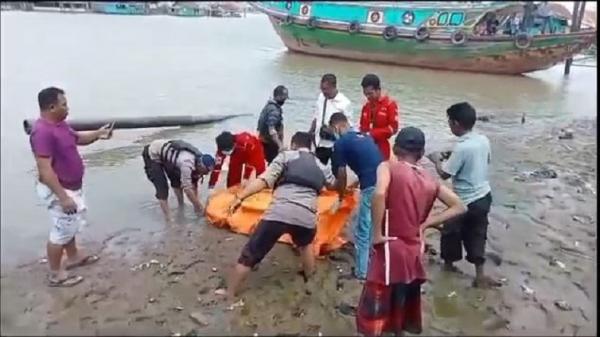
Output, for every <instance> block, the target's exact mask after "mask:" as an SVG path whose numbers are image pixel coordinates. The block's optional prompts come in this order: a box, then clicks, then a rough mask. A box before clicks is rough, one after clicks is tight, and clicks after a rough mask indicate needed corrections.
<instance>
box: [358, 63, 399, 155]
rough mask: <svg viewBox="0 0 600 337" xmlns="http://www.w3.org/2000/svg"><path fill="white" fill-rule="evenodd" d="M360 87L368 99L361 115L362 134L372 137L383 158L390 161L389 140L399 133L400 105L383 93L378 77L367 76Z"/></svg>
mask: <svg viewBox="0 0 600 337" xmlns="http://www.w3.org/2000/svg"><path fill="white" fill-rule="evenodd" d="M360 85H361V86H362V88H363V93H364V94H365V97H367V103H365V105H364V106H363V108H362V112H361V114H360V132H362V133H368V134H369V135H371V137H373V139H375V143H376V144H377V146H378V147H379V150H380V151H381V154H382V155H383V158H384V159H385V160H389V159H390V142H389V139H390V137H392V135H394V134H395V133H396V132H398V105H397V104H396V101H394V99H392V98H391V97H389V96H387V95H384V94H382V93H381V83H380V81H379V77H377V75H374V74H367V75H365V77H363V79H362V82H361V84H360Z"/></svg>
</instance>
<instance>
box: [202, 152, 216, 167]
mask: <svg viewBox="0 0 600 337" xmlns="http://www.w3.org/2000/svg"><path fill="white" fill-rule="evenodd" d="M198 161H199V162H200V163H202V165H203V166H204V167H206V168H207V169H209V170H212V169H213V168H214V167H215V165H216V162H215V158H214V157H213V156H211V155H210V154H201V155H200V156H199V157H198Z"/></svg>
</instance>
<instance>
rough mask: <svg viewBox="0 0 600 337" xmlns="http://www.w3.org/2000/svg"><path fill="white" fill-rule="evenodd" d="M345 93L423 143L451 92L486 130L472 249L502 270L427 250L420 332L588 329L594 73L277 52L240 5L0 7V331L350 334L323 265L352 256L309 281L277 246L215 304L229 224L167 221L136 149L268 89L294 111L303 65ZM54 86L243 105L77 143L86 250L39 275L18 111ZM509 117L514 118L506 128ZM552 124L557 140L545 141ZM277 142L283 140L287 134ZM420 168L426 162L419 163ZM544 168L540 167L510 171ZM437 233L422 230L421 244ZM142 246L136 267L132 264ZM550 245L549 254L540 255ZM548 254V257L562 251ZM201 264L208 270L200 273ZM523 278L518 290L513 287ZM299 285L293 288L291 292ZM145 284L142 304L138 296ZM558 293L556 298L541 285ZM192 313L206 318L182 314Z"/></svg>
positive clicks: (345, 299)
mask: <svg viewBox="0 0 600 337" xmlns="http://www.w3.org/2000/svg"><path fill="white" fill-rule="evenodd" d="M326 72H332V73H335V74H336V75H337V77H338V87H339V89H340V91H342V92H344V93H345V94H346V95H347V96H348V97H349V98H350V100H351V101H352V102H353V104H354V110H355V117H356V116H358V110H359V108H360V106H361V105H362V103H363V100H364V98H363V97H362V94H361V88H360V79H361V78H362V76H363V75H364V74H365V73H368V72H373V73H376V74H379V75H380V77H381V78H382V82H383V86H384V90H385V91H387V92H389V93H390V94H391V95H392V96H393V97H395V98H396V99H397V100H398V102H399V105H400V110H401V123H402V125H413V126H418V127H420V128H422V129H423V130H424V132H425V133H426V136H427V142H428V143H427V148H428V151H429V150H439V149H445V148H448V147H450V146H451V145H452V142H453V136H452V135H451V134H450V131H449V130H448V127H447V124H446V118H445V110H446V108H447V107H448V106H449V105H450V104H453V103H456V102H458V101H469V102H471V103H472V104H473V105H474V106H475V107H476V108H477V110H478V112H479V113H480V114H486V115H490V116H492V117H491V119H490V121H489V122H480V123H479V124H478V126H477V128H478V129H479V131H480V132H483V133H485V134H487V135H488V136H489V137H490V139H491V140H492V151H493V157H494V161H493V166H492V172H491V179H492V181H491V182H492V186H493V193H494V204H493V205H492V213H491V216H490V219H491V225H490V232H489V237H488V239H489V241H488V242H489V244H488V251H489V252H491V253H493V254H495V255H496V256H497V257H498V259H496V260H501V261H497V262H500V263H499V265H497V264H494V263H492V262H490V263H489V266H488V271H489V272H490V274H492V275H493V276H495V277H497V278H503V279H505V283H506V284H505V285H504V286H503V287H501V288H499V289H496V290H487V291H484V290H475V289H473V288H471V287H470V279H471V277H472V276H473V270H472V268H471V266H470V265H468V264H467V263H466V262H463V263H461V264H459V265H458V266H459V268H460V269H461V271H462V273H460V274H449V273H446V272H442V271H441V270H440V264H439V257H438V256H429V257H428V258H427V259H426V260H427V266H428V268H427V269H428V273H429V278H430V281H429V282H428V283H427V285H426V286H425V294H424V298H425V308H424V310H425V325H426V330H425V332H424V334H425V335H449V334H462V335H592V334H595V333H596V328H597V321H596V298H597V287H596V281H597V278H596V272H595V271H596V261H597V257H596V247H597V245H596V242H597V241H596V234H597V230H596V221H597V211H596V172H597V167H596V158H597V153H596V152H597V141H596V116H597V115H596V109H597V98H596V97H597V96H596V78H597V76H596V69H595V68H579V67H575V68H573V69H572V73H571V76H570V78H564V77H563V76H562V67H561V66H557V67H555V68H552V69H549V70H546V71H542V72H537V73H533V74H529V75H527V76H517V77H514V76H511V77H508V76H493V75H478V74H465V73H454V72H443V71H431V70H421V69H414V68H402V67H390V66H384V65H376V64H368V63H360V62H347V61H340V60H331V59H326V58H318V57H311V56H306V55H298V54H291V53H288V52H287V51H286V49H285V47H284V46H283V45H282V43H281V42H280V40H279V38H278V37H277V35H276V34H275V33H274V31H273V29H272V27H271V26H270V23H269V22H268V20H267V18H266V17H265V16H262V15H249V16H248V17H247V18H243V19H217V18H177V17H160V16H157V17H135V16H103V15H92V14H77V15H69V14H51V13H24V12H2V14H1V88H2V92H1V94H2V95H1V127H2V129H1V131H2V133H1V137H0V140H1V150H2V151H1V154H2V158H1V159H2V160H1V165H2V166H1V178H2V181H1V183H2V184H1V192H2V194H1V196H2V198H1V200H2V202H1V204H2V209H1V215H2V219H1V220H2V222H1V254H2V259H1V261H2V278H1V285H2V296H1V298H2V300H1V305H2V306H1V309H2V315H1V328H2V333H3V334H11V335H14V334H20V335H22V334H49V335H55V334H61V335H62V334H85V335H90V334H101V335H106V334H120V335H134V334H136V335H140V334H155V335H165V334H176V333H180V334H181V335H185V334H194V333H197V334H225V335H227V334H229V335H231V334H238V335H239V334H253V333H258V334H259V335H276V334H281V335H299V334H303V335H305V334H308V335H317V334H318V333H319V332H321V333H322V334H323V335H348V334H352V333H354V331H355V330H354V318H353V317H352V314H351V312H350V313H348V311H351V310H347V309H348V308H347V307H352V306H355V305H356V304H357V299H358V295H359V294H360V285H358V284H356V283H354V282H353V281H349V280H342V279H339V271H338V270H339V269H342V270H344V271H345V272H347V271H348V270H349V269H350V267H351V264H350V263H349V262H348V261H352V258H351V257H350V254H349V253H348V252H347V251H345V250H342V251H339V252H336V253H334V254H333V256H330V257H329V258H327V259H324V260H323V261H322V262H321V263H319V266H318V270H319V271H318V273H317V276H316V277H315V279H313V280H312V281H311V282H310V283H308V284H306V285H305V284H303V282H302V281H301V280H300V279H299V277H297V276H296V274H295V271H296V268H298V260H297V258H296V257H295V256H294V254H293V252H292V251H291V250H290V249H289V247H287V246H283V245H279V246H277V247H276V249H274V250H273V252H272V253H271V254H270V255H269V257H268V258H267V259H266V260H265V261H264V262H263V263H262V264H261V266H260V268H259V270H258V271H256V272H255V273H253V275H252V276H251V277H250V279H249V280H248V282H247V287H246V289H245V291H244V292H243V293H242V294H241V297H242V298H243V300H244V303H245V305H244V306H243V307H241V308H237V309H235V310H233V311H227V310H224V308H225V303H224V302H222V301H221V300H220V299H219V298H218V297H216V296H214V295H213V291H214V289H216V287H217V286H219V285H220V284H221V283H222V282H223V277H224V276H225V275H226V273H227V271H228V268H229V267H230V266H231V264H232V263H233V262H234V261H235V259H236V258H237V255H238V254H239V251H240V249H241V246H242V245H243V244H244V242H245V240H246V237H244V236H239V235H234V234H231V233H228V232H226V231H223V230H218V229H215V228H213V227H210V226H207V225H206V224H205V222H204V221H203V220H195V219H194V217H193V215H192V212H191V207H187V209H186V211H185V212H184V213H183V214H181V215H180V216H179V218H178V220H177V222H178V223H177V224H176V225H174V226H166V225H165V224H164V222H163V221H162V218H161V213H160V210H159V208H158V205H157V203H156V202H155V200H154V198H153V189H152V186H151V185H150V184H149V183H148V182H147V181H146V178H145V176H144V173H143V169H142V160H141V157H140V153H141V149H142V146H143V145H144V144H145V143H147V142H149V141H150V140H152V139H156V138H170V137H178V138H183V139H186V140H189V141H190V142H192V143H194V144H196V145H197V146H198V147H199V148H200V149H201V150H203V151H208V152H213V151H214V150H215V145H214V137H215V136H216V135H217V134H218V133H219V132H220V131H221V130H225V129H227V130H231V131H234V132H236V131H242V130H244V131H245V130H253V129H254V127H255V125H256V116H257V115H258V113H259V112H260V109H261V108H262V106H263V104H264V103H265V101H266V100H267V99H268V97H269V95H270V93H271V91H272V89H273V88H274V87H275V86H276V85H278V84H284V85H286V86H287V87H288V88H289V90H290V100H289V101H288V102H287V103H286V105H285V106H284V110H285V113H286V117H285V118H286V129H287V130H286V132H288V133H292V132H293V131H295V130H306V129H308V128H309V126H310V120H311V116H312V109H313V104H314V101H315V99H316V97H317V95H318V90H319V89H318V87H319V79H320V76H321V75H322V74H324V73H326ZM50 85H56V86H60V87H62V88H64V89H65V90H66V91H67V98H68V99H69V104H70V108H71V110H70V111H71V112H70V114H71V117H72V118H80V117H81V118H85V117H93V118H101V117H125V116H156V115H186V114H190V115H202V114H216V113H219V114H228V113H251V114H253V116H249V117H240V118H237V119H232V120H228V121H225V122H223V123H219V124H216V125H209V126H201V127H193V128H183V129H179V128H173V129H162V130H158V129H154V130H135V131H118V132H115V135H114V137H113V139H111V140H109V141H105V142H99V143H97V144H94V145H92V146H90V147H87V148H82V153H83V154H84V158H85V160H86V165H87V171H86V177H85V189H86V194H87V198H88V204H89V207H90V209H89V217H90V222H91V224H90V226H89V227H88V228H86V229H85V231H84V232H83V233H82V234H81V236H80V238H81V240H82V241H83V243H84V245H85V246H86V247H89V248H90V249H92V250H94V251H97V252H100V254H101V257H102V259H101V261H100V262H98V263H97V264H96V265H94V266H93V267H92V266H90V267H89V268H87V269H85V270H82V271H81V272H82V274H83V275H84V276H85V277H86V280H85V281H84V283H83V284H81V285H79V286H77V287H75V288H72V289H48V288H47V287H45V286H44V283H43V280H44V276H45V270H46V268H47V266H46V265H44V264H40V263H38V260H39V259H40V258H41V257H43V256H44V255H45V240H46V238H47V235H48V234H47V233H48V227H49V219H48V217H47V215H46V212H45V210H44V209H43V207H41V206H40V205H39V204H38V201H37V199H36V196H35V193H34V189H33V184H34V181H35V179H36V171H35V167H34V162H33V158H32V156H31V154H30V150H29V143H28V138H27V137H26V135H25V133H24V132H23V130H22V125H21V123H22V120H23V119H24V118H34V117H36V116H37V113H38V112H37V111H38V109H37V102H36V95H37V92H38V91H39V90H40V89H41V88H43V87H45V86H50ZM523 114H525V116H526V123H525V124H521V117H522V115H523ZM562 127H569V128H571V129H573V131H574V139H572V140H559V139H558V137H557V134H558V131H559V129H560V128H562ZM288 139H289V138H288ZM423 164H424V165H425V166H427V167H431V165H430V164H429V163H428V162H427V161H426V160H425V161H424V163H423ZM540 168H550V169H553V170H554V171H556V172H557V174H558V178H556V179H532V178H528V177H525V176H526V174H527V172H530V171H533V170H536V169H540ZM438 239H439V237H438V235H437V234H435V233H432V234H431V235H430V237H429V238H428V240H429V241H430V243H431V244H433V246H434V247H436V248H438V247H437V246H438ZM151 259H156V260H157V261H159V262H160V263H161V264H163V265H164V267H165V268H164V270H163V269H160V267H159V266H153V267H151V268H150V269H147V270H143V271H132V270H131V267H132V266H133V265H137V264H140V263H143V262H148V261H149V260H151ZM555 260H558V261H560V262H561V263H560V264H558V265H557V263H556V262H553V261H555ZM561 266H562V267H564V268H562V267H561ZM213 270H216V271H214V272H213ZM524 288H527V289H532V290H533V291H534V293H533V294H529V295H527V294H525V293H524V290H523V289H524ZM306 291H309V292H310V293H311V294H310V295H308V294H307V292H306ZM150 299H153V300H150ZM561 300H562V301H566V302H567V303H568V304H569V306H570V307H571V308H570V310H561V309H560V308H559V307H558V306H557V305H556V304H555V302H556V301H561ZM192 313H194V314H198V313H200V314H202V315H203V316H204V320H205V323H207V324H206V325H199V324H197V323H196V322H194V321H193V320H192V319H190V317H189V315H190V314H192Z"/></svg>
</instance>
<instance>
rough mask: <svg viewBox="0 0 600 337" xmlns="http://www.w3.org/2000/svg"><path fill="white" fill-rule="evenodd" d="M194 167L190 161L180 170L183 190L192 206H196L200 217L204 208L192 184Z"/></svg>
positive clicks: (195, 208) (195, 209)
mask: <svg viewBox="0 0 600 337" xmlns="http://www.w3.org/2000/svg"><path fill="white" fill-rule="evenodd" d="M194 166H195V164H194V163H193V161H190V162H186V163H185V165H182V167H180V168H179V170H180V172H181V189H182V190H183V193H185V196H186V197H187V198H188V200H189V201H190V202H191V203H192V205H194V211H195V212H196V214H198V215H200V214H202V209H203V208H204V207H203V206H202V203H201V202H200V198H199V196H198V193H197V192H196V188H195V187H194V184H193V182H192V172H193V170H194V169H193V167H194Z"/></svg>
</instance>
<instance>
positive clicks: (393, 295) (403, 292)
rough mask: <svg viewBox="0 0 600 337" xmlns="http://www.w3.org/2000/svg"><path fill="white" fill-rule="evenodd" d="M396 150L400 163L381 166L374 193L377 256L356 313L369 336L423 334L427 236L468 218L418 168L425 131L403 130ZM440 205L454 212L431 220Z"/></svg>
mask: <svg viewBox="0 0 600 337" xmlns="http://www.w3.org/2000/svg"><path fill="white" fill-rule="evenodd" d="M393 150H394V155H395V156H396V158H397V161H393V162H391V161H388V162H383V163H381V164H379V167H378V168H377V184H376V186H375V192H374V193H373V201H372V208H371V214H372V215H371V216H372V219H373V251H372V254H371V260H370V262H369V269H368V270H369V271H368V273H367V282H366V283H365V285H364V287H363V291H362V294H361V297H360V302H359V305H358V309H357V312H356V326H357V330H358V332H360V333H361V334H363V335H366V336H380V335H382V333H384V332H392V333H395V334H396V336H398V335H401V334H402V333H403V331H408V332H410V333H417V334H418V333H421V331H422V318H421V315H422V310H421V284H423V283H424V282H425V280H426V276H425V268H423V264H422V262H421V261H422V250H421V247H422V246H423V241H424V240H425V238H424V237H423V236H424V231H425V230H426V229H427V228H430V227H438V226H439V225H440V224H441V223H443V222H445V221H447V220H449V219H451V218H453V217H456V216H457V215H460V214H461V213H464V212H465V206H464V205H463V204H462V203H461V201H460V198H459V197H458V196H457V195H456V194H455V193H454V192H452V190H450V189H449V188H447V187H445V186H444V185H441V184H440V183H439V182H438V181H437V180H436V179H434V178H433V177H432V176H431V175H430V174H429V173H428V172H427V171H426V170H425V169H423V168H422V167H421V166H419V165H418V164H417V163H418V162H419V160H420V159H421V158H422V157H423V153H424V150H425V135H424V134H423V132H422V131H421V130H419V129H417V128H414V127H407V128H404V129H402V130H400V132H399V133H398V135H397V136H396V140H395V142H394V148H393ZM436 199H439V200H440V201H441V202H442V203H444V204H445V205H446V206H447V207H448V208H447V209H446V210H444V211H443V212H441V213H439V214H436V215H429V214H430V211H431V209H432V207H433V203H434V202H435V200H436Z"/></svg>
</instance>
